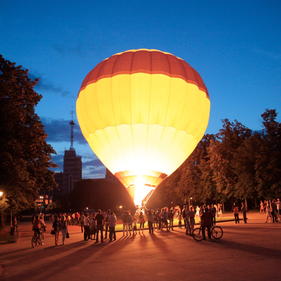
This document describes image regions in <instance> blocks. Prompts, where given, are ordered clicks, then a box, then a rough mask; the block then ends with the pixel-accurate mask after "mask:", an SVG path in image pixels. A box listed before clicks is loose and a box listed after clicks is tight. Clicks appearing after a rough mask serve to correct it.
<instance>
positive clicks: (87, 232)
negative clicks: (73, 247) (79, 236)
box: [81, 213, 91, 241]
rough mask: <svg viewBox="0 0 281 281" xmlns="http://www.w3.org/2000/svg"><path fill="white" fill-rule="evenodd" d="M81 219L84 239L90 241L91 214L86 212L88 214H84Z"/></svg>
mask: <svg viewBox="0 0 281 281" xmlns="http://www.w3.org/2000/svg"><path fill="white" fill-rule="evenodd" d="M81 219H83V228H84V229H83V231H84V240H85V241H88V240H89V239H90V238H91V237H90V236H91V231H90V219H89V215H88V214H87V213H86V214H84V215H83V217H82V216H81ZM81 230H82V228H81ZM83 231H82V232H83Z"/></svg>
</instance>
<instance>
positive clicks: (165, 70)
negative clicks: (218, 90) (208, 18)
mask: <svg viewBox="0 0 281 281" xmlns="http://www.w3.org/2000/svg"><path fill="white" fill-rule="evenodd" d="M76 111H77V117H78V121H79V124H80V127H81V130H82V133H83V135H84V137H85V138H86V140H87V141H88V143H89V145H90V147H91V148H92V150H93V151H94V153H95V154H96V155H97V156H98V157H99V159H100V160H101V161H102V162H103V164H104V165H105V166H106V167H107V168H108V169H109V170H110V171H111V172H112V173H113V174H114V175H115V176H116V177H117V178H118V179H119V180H120V181H121V182H122V183H123V184H124V185H125V187H127V188H128V190H129V193H130V195H131V196H132V198H133V199H134V202H135V204H136V205H140V204H141V203H142V200H143V199H144V198H145V197H146V196H148V194H151V192H152V191H153V190H154V189H155V188H156V187H157V185H158V184H159V183H160V182H161V181H162V180H163V179H164V178H165V177H166V176H168V175H170V174H171V173H172V172H173V171H175V170H176V169H177V168H178V167H179V166H180V165H181V164H182V163H183V162H184V160H185V159H186V158H187V157H188V156H189V155H190V154H191V153H192V151H193V150H194V148H195V147H196V145H197V144H198V142H199V141H200V140H201V138H202V137H203V135H204V132H205V130H206V127H207V125H208V120H209V113H210V100H209V95H208V91H207V89H206V87H205V85H204V82H203V81H202V79H201V77H200V76H199V74H198V73H197V72H196V71H195V70H194V69H193V68H192V67H191V66H190V65H189V64H188V63H186V62H185V61H184V60H182V59H181V58H178V57H176V56H174V55H172V54H169V53H165V52H162V51H159V50H146V49H140V50H129V51H126V52H123V53H118V54H115V55H113V56H111V57H110V58H107V59H105V60H104V61H102V62H101V63H99V64H98V65H97V66H96V67H95V68H94V69H93V70H92V71H90V72H89V73H88V75H87V76H86V78H85V79H84V81H83V83H82V86H81V89H80V92H79V95H78V98H77V102H76Z"/></svg>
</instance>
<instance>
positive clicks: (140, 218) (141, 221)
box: [139, 212, 145, 232]
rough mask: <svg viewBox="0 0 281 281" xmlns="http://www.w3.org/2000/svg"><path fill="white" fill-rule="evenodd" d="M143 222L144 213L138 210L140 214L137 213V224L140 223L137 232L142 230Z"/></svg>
mask: <svg viewBox="0 0 281 281" xmlns="http://www.w3.org/2000/svg"><path fill="white" fill-rule="evenodd" d="M144 223H145V218H144V214H143V212H140V214H139V224H140V228H139V232H140V231H142V232H143V229H144Z"/></svg>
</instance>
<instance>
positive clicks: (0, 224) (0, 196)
mask: <svg viewBox="0 0 281 281" xmlns="http://www.w3.org/2000/svg"><path fill="white" fill-rule="evenodd" d="M5 203H6V200H5V199H4V191H2V190H0V228H4V209H5Z"/></svg>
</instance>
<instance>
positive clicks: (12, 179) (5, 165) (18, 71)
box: [0, 56, 56, 209]
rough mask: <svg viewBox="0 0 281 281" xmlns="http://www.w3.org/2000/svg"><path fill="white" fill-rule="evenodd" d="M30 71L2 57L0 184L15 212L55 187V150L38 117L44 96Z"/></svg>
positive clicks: (0, 75)
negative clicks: (36, 108) (39, 194)
mask: <svg viewBox="0 0 281 281" xmlns="http://www.w3.org/2000/svg"><path fill="white" fill-rule="evenodd" d="M36 83H37V80H32V79H30V78H29V77H28V70H25V69H23V68H22V67H21V66H16V65H15V63H12V62H10V61H8V60H5V59H4V58H3V57H2V56H0V107H1V111H0V159H1V165H0V184H1V186H2V187H4V192H5V196H6V198H7V199H8V204H9V206H10V207H11V208H13V209H24V208H27V207H30V206H31V205H32V203H33V202H34V199H35V198H36V197H37V195H38V192H39V191H40V190H46V189H51V188H53V187H55V186H56V184H55V181H54V178H53V173H52V172H51V171H50V170H49V168H50V167H53V166H54V164H53V163H51V161H50V160H51V157H50V154H51V153H55V151H54V150H53V148H52V147H51V146H50V145H48V144H47V143H46V134H45V132H44V128H43V125H42V123H41V121H40V119H39V117H38V115H37V114H36V113H35V110H34V108H35V106H36V105H37V104H38V102H39V101H40V99H41V96H40V95H39V94H38V93H36V92H35V91H34V89H33V88H34V86H35V85H36Z"/></svg>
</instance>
